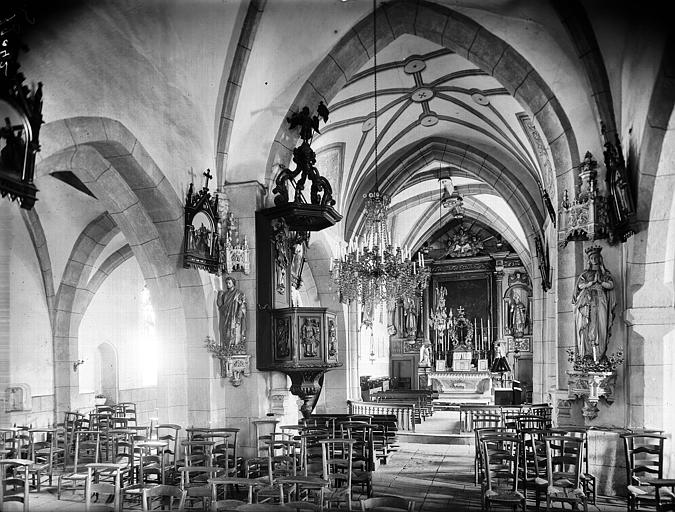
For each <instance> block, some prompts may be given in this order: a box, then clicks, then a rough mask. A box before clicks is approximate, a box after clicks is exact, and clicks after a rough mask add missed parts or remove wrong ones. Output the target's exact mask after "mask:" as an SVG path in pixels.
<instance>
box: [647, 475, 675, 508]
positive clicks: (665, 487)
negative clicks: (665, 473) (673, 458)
mask: <svg viewBox="0 0 675 512" xmlns="http://www.w3.org/2000/svg"><path fill="white" fill-rule="evenodd" d="M652 485H653V486H654V496H655V498H656V512H675V480H673V479H672V478H669V479H657V480H652Z"/></svg>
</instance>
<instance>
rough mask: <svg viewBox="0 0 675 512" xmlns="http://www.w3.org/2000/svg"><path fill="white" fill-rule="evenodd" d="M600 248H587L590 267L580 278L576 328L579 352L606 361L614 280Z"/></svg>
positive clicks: (583, 356)
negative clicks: (606, 266) (604, 262)
mask: <svg viewBox="0 0 675 512" xmlns="http://www.w3.org/2000/svg"><path fill="white" fill-rule="evenodd" d="M601 251H602V249H601V248H600V247H597V246H593V247H589V248H588V249H586V255H587V257H588V267H587V268H586V270H584V271H583V273H582V274H581V275H580V276H579V277H578V278H577V282H576V286H575V288H574V295H573V297H572V303H573V304H574V320H575V325H576V331H575V332H576V350H577V354H578V356H580V357H582V358H592V359H593V361H600V360H602V359H604V358H606V357H607V356H606V354H607V344H608V342H609V337H610V336H611V330H612V324H613V323H614V308H615V307H616V297H615V294H614V278H613V277H612V275H611V274H610V272H609V271H608V270H607V269H606V268H605V266H604V264H603V260H602V255H601V254H600V252H601Z"/></svg>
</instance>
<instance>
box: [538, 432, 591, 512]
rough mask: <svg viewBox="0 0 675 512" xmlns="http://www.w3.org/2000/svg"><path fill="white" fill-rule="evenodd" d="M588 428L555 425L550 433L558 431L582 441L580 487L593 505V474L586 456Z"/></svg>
mask: <svg viewBox="0 0 675 512" xmlns="http://www.w3.org/2000/svg"><path fill="white" fill-rule="evenodd" d="M588 430H589V429H587V428H585V427H557V428H550V429H549V431H550V432H551V433H554V434H555V433H560V434H563V435H567V436H574V437H579V438H581V439H583V441H584V469H583V471H582V473H581V487H582V488H583V489H584V493H585V494H586V497H587V498H588V501H589V502H590V503H592V504H593V505H595V501H596V499H597V491H596V486H595V475H593V474H592V473H591V472H590V469H589V458H588Z"/></svg>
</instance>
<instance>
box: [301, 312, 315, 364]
mask: <svg viewBox="0 0 675 512" xmlns="http://www.w3.org/2000/svg"><path fill="white" fill-rule="evenodd" d="M300 340H301V342H302V347H303V355H304V356H305V357H316V355H317V351H316V349H317V347H318V345H319V326H318V325H317V321H316V320H312V319H309V318H305V321H304V323H303V324H302V327H301V328H300Z"/></svg>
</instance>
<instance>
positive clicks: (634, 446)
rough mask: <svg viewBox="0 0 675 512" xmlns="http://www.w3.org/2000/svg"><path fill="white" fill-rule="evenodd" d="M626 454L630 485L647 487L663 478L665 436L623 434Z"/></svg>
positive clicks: (655, 434)
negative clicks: (651, 481) (655, 480)
mask: <svg viewBox="0 0 675 512" xmlns="http://www.w3.org/2000/svg"><path fill="white" fill-rule="evenodd" d="M621 437H622V438H623V443H624V449H625V453H626V472H627V475H626V476H627V481H628V485H646V484H649V482H650V480H654V479H662V478H663V445H664V441H665V440H666V439H667V436H666V435H665V434H657V433H632V434H622V435H621Z"/></svg>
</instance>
